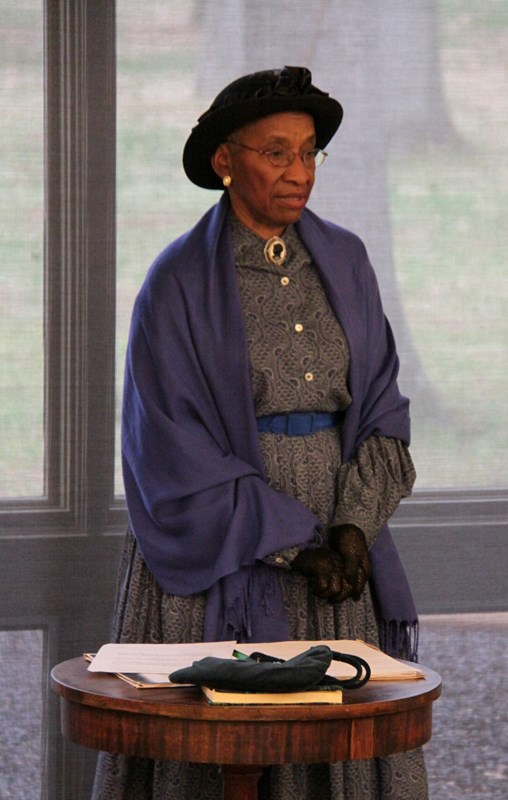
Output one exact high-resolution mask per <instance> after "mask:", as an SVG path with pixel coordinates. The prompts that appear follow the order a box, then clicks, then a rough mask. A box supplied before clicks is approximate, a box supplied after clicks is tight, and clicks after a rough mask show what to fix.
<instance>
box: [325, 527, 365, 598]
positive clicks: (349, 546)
mask: <svg viewBox="0 0 508 800" xmlns="http://www.w3.org/2000/svg"><path fill="white" fill-rule="evenodd" d="M328 543H329V545H330V548H331V549H332V550H333V551H334V552H335V553H338V555H339V556H340V557H341V558H342V562H343V566H344V572H343V576H344V580H345V582H346V583H347V584H348V586H349V587H350V593H349V596H350V597H352V598H353V600H358V599H359V598H360V595H361V593H362V591H363V588H364V586H365V584H366V583H367V581H368V580H369V578H370V575H371V567H370V560H369V551H368V549H367V542H366V541H365V535H364V533H363V531H361V530H360V528H357V527H356V525H335V526H334V527H333V528H330V530H329V531H328Z"/></svg>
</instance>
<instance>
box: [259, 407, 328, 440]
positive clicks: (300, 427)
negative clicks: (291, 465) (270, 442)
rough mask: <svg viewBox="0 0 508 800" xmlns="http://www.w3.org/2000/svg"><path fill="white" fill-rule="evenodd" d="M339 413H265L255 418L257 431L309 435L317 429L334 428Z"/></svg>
mask: <svg viewBox="0 0 508 800" xmlns="http://www.w3.org/2000/svg"><path fill="white" fill-rule="evenodd" d="M339 420H340V414H339V412H338V411H334V412H330V413H328V412H321V411H315V412H309V413H308V414H307V413H304V412H302V413H300V412H294V413H292V414H267V415H266V416H265V417H258V418H257V426H258V431H259V433H285V434H286V436H309V434H311V433H316V432H317V431H324V430H327V429H328V428H335V427H336V426H337V425H338V424H339Z"/></svg>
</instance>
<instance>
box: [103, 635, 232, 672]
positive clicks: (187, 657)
mask: <svg viewBox="0 0 508 800" xmlns="http://www.w3.org/2000/svg"><path fill="white" fill-rule="evenodd" d="M235 645H236V642H234V641H233V642H197V643H193V644H104V645H102V647H101V648H100V650H99V651H98V653H97V655H96V656H95V658H94V660H93V661H92V662H91V664H90V665H89V667H88V669H89V670H90V671H91V672H127V673H129V672H142V673H146V674H148V675H159V676H160V679H161V680H167V678H168V675H169V674H170V673H171V672H174V671H175V670H177V669H182V668H183V667H190V666H191V664H192V662H193V661H197V660H199V659H200V658H206V657H207V656H215V657H216V658H232V657H233V650H234V648H235Z"/></svg>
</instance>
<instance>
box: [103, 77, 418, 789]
mask: <svg viewBox="0 0 508 800" xmlns="http://www.w3.org/2000/svg"><path fill="white" fill-rule="evenodd" d="M341 120H342V108H341V106H340V104H339V103H338V102H337V101H336V100H334V99H332V98H330V97H329V96H328V95H327V94H326V93H324V92H322V91H320V90H319V89H317V88H316V87H315V86H313V85H312V83H311V75H310V72H309V71H308V70H307V69H305V68H301V67H285V68H284V69H282V70H268V71H263V72H257V73H254V74H252V75H247V76H244V77H242V78H239V79H238V80H237V81H235V82H234V83H232V84H230V85H229V86H227V87H226V88H225V89H224V90H223V91H222V92H221V93H220V94H219V95H218V97H217V98H216V99H215V101H214V102H213V104H212V106H211V107H210V108H209V109H208V111H206V112H205V114H203V115H202V117H200V119H199V122H198V124H197V125H196V127H195V128H194V129H193V130H192V132H191V134H190V137H189V139H188V141H187V143H186V146H185V149H184V154H183V163H184V168H185V171H186V173H187V175H188V177H189V178H190V180H191V181H193V182H194V183H195V184H197V185H198V186H202V187H204V188H208V189H223V190H224V193H223V196H222V198H221V200H220V202H219V203H218V204H217V205H216V206H214V207H213V208H212V209H211V210H210V211H209V212H208V213H207V214H205V216H204V217H203V218H202V219H201V220H200V221H199V222H198V223H197V225H196V226H195V227H194V228H193V229H192V230H191V231H190V232H189V233H187V234H185V235H184V236H182V237H181V238H179V239H178V240H177V241H175V242H174V243H172V244H171V245H170V246H169V247H167V248H166V250H164V252H163V253H162V254H161V255H160V256H159V257H158V258H157V259H156V261H155V263H154V264H153V266H152V268H151V269H150V271H149V273H148V276H147V278H146V280H145V282H144V284H143V287H142V289H141V292H140V294H139V296H138V298H137V300H136V304H135V308H134V312H133V318H132V327H131V335H130V341H129V347H128V354H127V366H126V374H125V393H124V409H123V466H124V480H125V490H126V498H127V505H128V512H129V519H130V526H131V530H130V531H129V533H128V535H127V539H126V544H125V549H124V554H123V559H122V565H121V571H120V583H119V590H118V601H117V608H116V613H115V631H114V633H115V637H116V640H117V641H123V642H184V641H185V642H193V641H200V640H203V639H205V640H221V639H227V640H229V639H236V640H238V641H263V642H266V641H276V640H285V639H289V638H292V639H340V638H348V639H355V638H359V639H364V640H365V641H367V642H370V643H373V644H379V641H380V640H379V631H381V637H382V638H381V643H382V645H383V646H384V647H385V649H388V650H389V651H390V652H392V653H395V654H399V655H402V656H404V657H406V658H413V657H414V653H411V652H410V646H411V643H412V641H413V640H414V639H413V636H412V634H414V629H415V625H416V618H415V613H414V608H413V607H412V603H411V598H410V595H409V594H408V589H407V584H406V583H405V579H404V575H403V572H402V569H401V565H400V561H399V560H398V557H397V554H396V551H395V549H394V547H393V543H392V540H391V538H390V536H389V532H388V530H387V528H386V521H387V520H388V519H389V517H390V515H391V514H392V513H393V511H394V510H395V509H396V507H397V505H398V504H399V502H400V500H401V498H402V497H404V496H407V495H409V494H410V492H411V489H412V485H413V482H414V477H415V476H414V469H413V465H412V462H411V458H410V455H409V453H408V450H407V445H408V442H409V416H408V402H407V400H406V398H404V397H403V396H402V395H401V394H400V393H399V390H398V388H397V382H396V380H397V370H398V359H397V355H396V351H395V347H394V342H393V338H392V335H391V332H390V328H389V325H388V323H387V321H386V319H385V317H384V314H383V310H382V307H381V303H380V299H379V293H378V288H377V284H376V279H375V276H374V273H373V270H372V268H371V266H370V264H369V261H368V257H367V253H366V251H365V247H364V246H363V244H362V242H361V241H360V240H359V239H358V238H357V237H356V236H355V235H353V234H352V233H350V232H348V231H346V230H344V229H341V228H339V227H337V226H335V225H332V224H331V223H329V222H325V221H323V220H322V219H320V218H318V217H317V216H316V215H315V214H313V213H312V212H311V211H309V210H308V209H307V208H306V206H307V202H308V200H309V197H310V194H311V191H312V187H313V184H314V178H315V171H316V168H317V167H318V166H320V165H321V164H322V163H323V162H324V160H325V159H326V153H325V152H324V150H323V148H324V147H326V145H327V144H328V142H329V141H330V139H331V138H332V136H333V135H334V133H335V132H336V130H337V129H338V127H339V125H340V123H341ZM220 796H221V788H220V777H219V775H218V770H217V769H215V768H213V767H204V766H198V765H193V764H185V765H182V764H176V763H169V762H151V761H147V760H141V759H132V758H124V757H119V756H110V755H105V754H104V755H102V756H101V758H100V762H99V767H98V771H97V776H96V783H95V790H94V798H95V800H119V799H120V798H122V799H123V800H126V799H127V798H133V800H134V798H135V800H143V798H146V799H148V798H151V800H155V799H156V798H160V799H161V800H162V798H172V800H178V799H181V800H183V799H184V798H198V797H199V798H202V799H203V800H211V799H212V798H219V797H220ZM260 796H262V797H265V798H273V799H274V800H275V799H277V800H286V799H287V800H289V799H290V798H291V800H304V798H316V799H318V798H319V800H323V799H324V798H333V799H334V800H338V799H339V798H348V800H352V799H353V798H358V800H360V798H361V800H366V798H372V799H373V798H382V797H387V798H388V797H390V798H398V800H403V799H404V800H423V798H426V797H427V788H426V777H425V767H424V763H423V757H422V755H421V753H420V752H419V751H415V752H410V753H406V754H400V755H396V756H393V757H390V758H385V759H377V760H375V761H359V762H347V763H341V764H322V765H314V766H307V765H298V766H290V767H272V768H271V769H269V770H267V771H266V773H265V775H264V776H263V778H262V781H261V786H260Z"/></svg>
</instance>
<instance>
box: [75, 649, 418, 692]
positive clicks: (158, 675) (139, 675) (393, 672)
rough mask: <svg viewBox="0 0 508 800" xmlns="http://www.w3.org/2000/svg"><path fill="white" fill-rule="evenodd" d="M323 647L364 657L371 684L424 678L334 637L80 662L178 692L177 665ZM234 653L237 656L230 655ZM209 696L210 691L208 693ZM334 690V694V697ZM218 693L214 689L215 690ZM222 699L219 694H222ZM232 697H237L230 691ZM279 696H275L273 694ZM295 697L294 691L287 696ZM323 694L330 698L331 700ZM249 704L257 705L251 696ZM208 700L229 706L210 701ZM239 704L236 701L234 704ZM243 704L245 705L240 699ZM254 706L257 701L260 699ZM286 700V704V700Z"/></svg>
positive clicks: (348, 670) (123, 652)
mask: <svg viewBox="0 0 508 800" xmlns="http://www.w3.org/2000/svg"><path fill="white" fill-rule="evenodd" d="M320 644H321V645H323V644H324V645H327V646H328V647H329V648H330V649H331V650H333V651H335V652H338V653H347V654H350V655H357V656H360V657H361V658H363V659H365V661H367V662H368V664H369V666H370V668H371V677H370V680H371V681H383V680H384V681H399V680H413V679H415V678H423V677H424V675H423V672H422V670H420V669H418V667H417V666H415V665H413V664H407V663H405V662H401V661H398V660H397V659H395V658H391V657H390V656H387V655H386V654H385V653H383V652H382V651H381V650H379V649H378V648H377V647H373V646H372V645H369V644H366V642H362V641H360V640H350V639H337V640H330V641H329V640H326V641H325V640H312V641H309V640H307V641H290V642H261V643H249V644H243V643H242V644H238V643H237V642H235V641H230V642H196V643H191V644H189V643H184V644H105V645H103V646H102V647H101V648H100V650H99V651H98V652H97V654H91V653H86V654H85V658H86V659H87V660H89V661H90V662H91V663H90V665H89V667H88V669H89V670H90V671H91V672H109V673H113V674H114V675H116V676H117V677H119V678H121V679H122V680H124V681H126V682H127V683H129V684H130V685H131V686H135V687H136V688H138V689H149V688H178V687H181V686H182V684H181V683H178V684H176V683H172V682H171V681H170V680H169V678H168V675H169V674H170V673H172V672H175V671H176V670H177V669H181V668H182V667H188V666H190V665H191V664H192V663H193V662H194V661H198V660H199V659H201V658H205V657H207V656H215V657H216V658H235V657H241V655H250V653H253V652H255V651H261V652H263V653H267V654H269V655H271V656H275V657H277V658H281V659H284V660H287V659H289V658H293V657H294V656H296V655H298V654H299V653H302V652H303V651H304V650H308V649H309V647H314V646H316V645H320ZM235 654H236V655H235ZM327 674H328V675H332V676H333V677H335V678H339V679H344V678H351V677H352V676H353V675H354V674H355V670H354V668H353V667H351V666H349V665H348V664H344V663H342V662H339V661H332V663H331V664H330V667H329V668H328V671H327ZM208 691H209V692H211V691H212V690H208ZM317 691H318V692H319V697H320V698H321V694H323V691H322V690H317ZM336 692H337V695H335V693H336ZM324 693H326V695H327V698H324V697H323V698H322V699H319V701H318V702H328V703H329V702H341V699H339V698H338V695H339V694H341V692H340V690H333V691H330V690H327V691H326V692H324ZM214 694H217V691H215V692H214ZM220 694H221V695H223V694H224V693H223V692H221V693H220ZM234 694H236V693H234ZM276 694H277V695H278V694H280V693H279V692H277V693H276ZM291 694H292V695H294V694H295V693H291ZM328 695H335V699H334V700H332V697H328ZM250 696H252V697H253V700H252V701H251V702H253V703H254V702H256V699H254V698H255V697H256V695H255V693H253V694H252V695H249V697H250ZM208 699H209V700H210V701H213V702H219V701H220V702H233V701H232V700H229V701H225V700H224V698H222V700H219V699H215V698H213V699H212V696H211V695H210V696H209V697H208ZM237 702H238V701H237ZM243 702H245V701H243ZM257 702H258V703H260V702H266V701H261V700H260V698H259V696H258V697H257ZM286 702H287V701H286ZM291 702H292V703H294V702H297V701H296V699H295V698H294V697H293V699H292V700H291ZM299 702H317V701H316V700H310V699H308V700H305V701H304V700H301V701H299Z"/></svg>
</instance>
